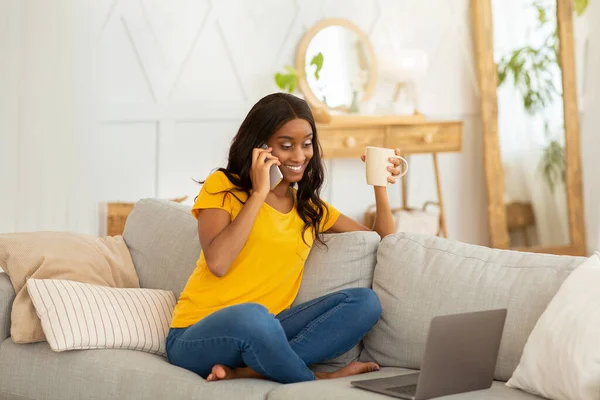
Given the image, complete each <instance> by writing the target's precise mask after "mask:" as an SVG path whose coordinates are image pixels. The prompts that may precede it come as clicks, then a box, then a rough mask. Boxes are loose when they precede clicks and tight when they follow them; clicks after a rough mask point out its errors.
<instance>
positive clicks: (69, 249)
mask: <svg viewBox="0 0 600 400" xmlns="http://www.w3.org/2000/svg"><path fill="white" fill-rule="evenodd" d="M0 264H2V266H3V268H4V269H5V270H6V272H7V273H8V276H9V277H10V280H11V282H12V284H13V287H14V289H15V292H16V293H17V294H16V296H15V299H14V301H13V306H12V311H11V327H10V334H11V337H12V339H13V340H14V341H15V342H17V343H32V342H40V341H44V340H46V337H45V335H44V331H43V330H42V325H41V323H40V320H39V318H38V317H37V315H36V313H35V308H34V307H33V303H32V302H31V299H30V297H29V294H28V293H27V289H26V287H25V283H26V281H27V280H28V279H30V278H37V279H49V278H60V279H69V280H73V281H78V282H85V283H91V284H95V285H102V286H110V287H121V288H134V287H135V288H137V287H139V281H138V277H137V274H136V272H135V268H134V266H133V262H132V259H131V255H130V253H129V251H128V249H127V246H126V245H125V242H124V241H123V238H122V237H121V236H108V237H96V236H92V235H85V234H81V233H72V232H18V233H3V234H0Z"/></svg>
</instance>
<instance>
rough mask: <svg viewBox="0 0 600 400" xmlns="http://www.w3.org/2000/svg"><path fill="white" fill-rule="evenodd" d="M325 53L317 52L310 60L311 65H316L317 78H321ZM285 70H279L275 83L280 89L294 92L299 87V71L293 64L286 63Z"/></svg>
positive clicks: (315, 73)
mask: <svg viewBox="0 0 600 400" xmlns="http://www.w3.org/2000/svg"><path fill="white" fill-rule="evenodd" d="M323 61H324V57H323V53H321V52H319V53H317V54H316V55H315V56H314V57H313V58H312V60H311V61H310V65H314V66H315V72H314V75H315V78H316V79H317V80H319V72H320V71H321V69H322V68H323ZM284 68H285V72H277V73H276V74H275V84H276V85H277V87H279V89H281V90H284V91H286V92H288V93H293V92H294V90H296V87H298V71H297V70H296V68H294V67H292V66H291V65H285V66H284Z"/></svg>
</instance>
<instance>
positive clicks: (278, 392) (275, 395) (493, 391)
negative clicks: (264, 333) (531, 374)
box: [267, 367, 541, 400]
mask: <svg viewBox="0 0 600 400" xmlns="http://www.w3.org/2000/svg"><path fill="white" fill-rule="evenodd" d="M410 372H414V371H413V370H409V369H404V368H393V367H387V368H382V369H381V371H378V372H370V373H368V374H363V375H356V376H349V377H346V378H339V379H331V380H321V381H316V382H303V383H293V384H289V385H282V386H279V387H277V388H275V389H274V390H272V391H271V392H269V394H268V395H267V399H268V400H304V399H313V400H317V399H327V400H369V399H373V400H385V399H388V400H389V399H392V397H389V396H386V395H383V394H379V393H374V392H370V391H366V390H362V389H358V388H355V387H354V386H352V385H351V384H350V381H358V380H363V379H373V378H387V377H390V376H394V375H401V374H405V373H410ZM540 399H541V397H537V396H534V395H531V394H529V393H525V392H522V391H520V390H517V389H512V388H509V387H507V386H506V385H505V384H504V383H502V382H494V383H493V384H492V387H491V388H490V389H486V390H478V391H474V392H469V393H461V394H455V395H451V396H442V397H436V400H540Z"/></svg>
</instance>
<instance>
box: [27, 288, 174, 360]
mask: <svg viewBox="0 0 600 400" xmlns="http://www.w3.org/2000/svg"><path fill="white" fill-rule="evenodd" d="M27 290H28V292H29V296H30V297H31V299H32V301H33V305H34V307H35V309H36V313H37V315H38V316H39V318H40V320H41V322H42V328H43V330H44V333H45V335H46V339H47V340H48V343H49V344H50V348H51V349H52V350H54V351H66V350H83V349H109V348H110V349H132V350H140V351H145V352H149V353H153V354H159V355H165V353H166V351H165V339H166V337H167V334H168V333H169V326H170V324H171V317H172V315H173V309H174V308H175V304H176V302H177V300H176V298H175V295H174V294H173V292H171V291H166V290H157V289H117V288H111V287H107V286H99V285H91V284H87V283H81V282H75V281H70V280H61V279H29V280H28V281H27Z"/></svg>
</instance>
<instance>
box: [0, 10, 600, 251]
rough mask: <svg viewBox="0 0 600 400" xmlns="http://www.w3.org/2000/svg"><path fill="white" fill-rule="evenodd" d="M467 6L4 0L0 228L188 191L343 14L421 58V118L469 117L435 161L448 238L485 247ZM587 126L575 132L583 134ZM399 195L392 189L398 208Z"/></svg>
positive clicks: (416, 197)
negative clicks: (426, 58)
mask: <svg viewBox="0 0 600 400" xmlns="http://www.w3.org/2000/svg"><path fill="white" fill-rule="evenodd" d="M468 3H469V1H468V0H454V1H452V2H448V1H443V0H427V1H419V2H414V1H398V0H371V1H365V0H354V1H342V0H336V1H322V0H310V1H307V0H295V1H293V0H287V1H281V0H261V1H254V2H249V1H244V0H219V1H216V0H213V1H210V0H203V1H198V0H189V1H184V0H179V1H170V2H156V1H149V0H142V1H125V0H123V1H114V0H101V1H100V0H98V1H94V2H91V1H88V2H82V1H79V0H52V1H48V2H43V1H34V0H21V1H19V0H4V1H3V2H2V3H1V4H2V5H1V6H0V7H2V8H0V16H2V17H0V18H2V20H0V23H1V24H2V25H0V32H3V33H2V36H0V50H2V54H9V55H10V56H9V57H7V58H6V59H7V60H9V62H8V63H6V64H0V68H2V70H0V72H2V73H1V74H0V75H1V77H0V92H1V93H3V94H7V95H5V96H3V97H2V103H0V104H1V105H2V108H1V109H0V113H1V114H0V124H1V125H0V129H2V136H1V138H0V140H1V142H0V145H1V148H0V163H1V164H0V167H2V172H1V173H2V175H1V177H2V186H1V187H2V188H3V194H2V196H0V231H5V232H6V231H32V230H41V229H52V230H75V231H80V232H87V233H92V234H98V233H99V232H100V230H101V224H100V223H99V219H100V214H99V211H98V207H99V204H100V203H102V202H105V201H119V200H123V201H135V200H137V199H139V198H141V197H153V196H157V197H163V198H170V197H177V196H181V195H189V196H190V197H191V198H193V197H194V196H195V195H196V193H197V191H198V186H197V185H196V184H195V183H194V182H193V181H192V179H193V178H196V179H197V178H203V177H205V176H206V175H207V174H208V173H209V172H210V171H211V170H212V169H213V168H216V167H218V166H221V165H223V163H224V162H225V159H226V152H227V149H228V145H229V142H230V140H231V138H232V137H233V135H234V134H235V131H236V129H237V127H238V125H239V123H240V122H241V120H242V119H243V117H244V116H245V114H246V112H247V111H248V110H249V108H250V107H251V106H252V104H253V103H254V102H255V101H256V100H258V99H259V98H260V97H262V96H263V95H265V94H267V93H270V92H273V91H276V90H277V88H276V87H275V85H274V83H273V79H272V76H273V74H274V72H276V71H277V70H280V69H282V67H283V65H284V64H288V63H293V60H294V54H295V49H296V45H297V44H298V42H299V41H300V39H301V37H302V35H303V34H304V32H305V31H306V30H307V29H308V28H309V27H311V26H312V25H313V24H314V23H315V22H317V21H318V20H320V19H322V18H327V17H342V18H347V19H349V20H351V21H352V22H354V23H355V24H357V25H358V26H360V27H361V28H362V29H363V30H364V31H365V32H367V33H368V35H369V37H370V40H371V41H372V43H373V45H374V47H375V49H376V51H377V52H378V53H379V54H381V53H385V52H389V51H393V50H395V49H400V48H403V47H407V48H415V47H416V48H422V49H424V50H426V51H427V52H428V53H429V55H430V58H431V62H432V66H431V68H430V71H429V76H428V78H427V79H426V82H427V83H426V84H425V86H424V87H423V88H422V93H421V103H422V107H421V109H422V112H424V113H425V114H426V115H427V116H429V117H430V118H440V119H455V118H459V119H462V120H464V123H465V131H464V150H463V152H462V153H461V154H446V155H443V156H442V157H441V160H440V164H441V169H442V182H443V190H444V196H445V198H444V201H445V203H446V207H447V215H448V217H447V218H448V230H449V235H450V236H451V237H452V238H455V239H458V240H463V241H467V242H471V243H479V244H486V243H487V242H488V238H487V222H486V221H487V215H486V200H485V190H484V176H483V171H482V154H481V128H480V119H479V113H478V99H477V88H476V79H475V73H474V63H473V55H472V44H471V37H470V28H469V26H470V13H469V10H468ZM50 4H51V5H50ZM591 7H592V6H590V8H591ZM596 12H597V11H596ZM75 13H77V17H75ZM5 32H6V33H5ZM596 35H597V36H599V38H600V33H599V32H597V31H596ZM5 70H6V71H5ZM596 70H597V69H596ZM5 72H7V73H5ZM588 73H589V74H591V72H588ZM72 78H74V79H72ZM595 79H597V78H595ZM16 82H19V85H18V86H17V83H16ZM5 104H6V106H5ZM596 107H598V106H596ZM596 114H598V113H596ZM93 121H100V122H93ZM585 128H586V130H584V132H583V140H584V141H585V140H588V136H589V134H588V132H592V130H593V128H592V127H591V126H589V124H588V125H586V126H585ZM584 161H586V160H584ZM411 164H412V165H411V171H412V173H413V175H412V176H411V182H412V183H411V187H410V190H411V192H410V196H411V200H412V203H413V204H412V205H419V204H420V203H421V202H423V201H424V200H426V199H430V198H433V196H434V193H435V190H434V188H435V185H434V181H433V176H432V175H431V163H430V160H429V159H428V158H427V157H422V156H421V157H413V158H412V159H411ZM328 170H329V181H330V184H329V185H328V187H327V188H326V189H325V191H324V197H325V198H326V199H327V200H328V201H330V202H332V203H333V204H334V205H335V206H337V207H338V208H340V209H341V210H342V211H343V212H345V213H347V214H349V215H351V216H353V217H359V216H360V215H361V214H362V212H363V211H364V210H365V209H366V207H367V206H368V205H369V204H370V203H371V202H372V201H373V196H372V191H371V189H370V188H369V187H367V186H366V185H365V184H363V183H362V180H363V175H364V174H363V172H362V165H361V162H360V161H359V160H335V161H333V162H329V163H328ZM357 182H358V183H357ZM586 183H587V182H586ZM586 190H587V186H586ZM399 191H400V190H399V188H398V187H393V188H391V189H390V197H391V200H392V202H393V203H394V205H398V203H399V197H400V196H399ZM586 195H593V193H592V194H590V193H588V192H586ZM596 218H597V216H596ZM594 224H595V220H594ZM595 225H597V224H595Z"/></svg>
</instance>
